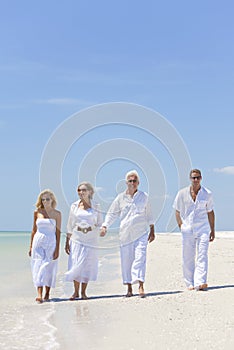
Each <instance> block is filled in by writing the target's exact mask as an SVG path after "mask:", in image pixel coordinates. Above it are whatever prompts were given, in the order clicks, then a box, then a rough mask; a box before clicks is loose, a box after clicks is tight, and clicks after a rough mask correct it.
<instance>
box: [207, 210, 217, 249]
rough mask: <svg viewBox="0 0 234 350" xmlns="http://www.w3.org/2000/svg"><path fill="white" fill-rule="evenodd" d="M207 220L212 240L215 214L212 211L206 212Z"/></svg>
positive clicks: (213, 237) (211, 239)
mask: <svg viewBox="0 0 234 350" xmlns="http://www.w3.org/2000/svg"><path fill="white" fill-rule="evenodd" d="M207 215H208V220H209V224H210V242H212V241H213V240H214V239H215V214H214V211H213V210H212V211H209V212H208V213H207Z"/></svg>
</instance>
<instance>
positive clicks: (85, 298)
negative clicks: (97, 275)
mask: <svg viewBox="0 0 234 350" xmlns="http://www.w3.org/2000/svg"><path fill="white" fill-rule="evenodd" d="M81 299H83V300H87V299H89V298H88V297H87V295H86V294H82V295H81Z"/></svg>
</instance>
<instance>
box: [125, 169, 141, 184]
mask: <svg viewBox="0 0 234 350" xmlns="http://www.w3.org/2000/svg"><path fill="white" fill-rule="evenodd" d="M130 176H135V177H136V178H137V180H138V182H140V177H139V175H138V172H137V171H136V170H130V171H129V172H128V173H127V174H126V175H125V180H126V181H127V180H128V178H129V177H130Z"/></svg>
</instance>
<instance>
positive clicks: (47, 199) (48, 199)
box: [41, 197, 51, 202]
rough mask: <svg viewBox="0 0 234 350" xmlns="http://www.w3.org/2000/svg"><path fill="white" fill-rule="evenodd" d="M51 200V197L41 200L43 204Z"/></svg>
mask: <svg viewBox="0 0 234 350" xmlns="http://www.w3.org/2000/svg"><path fill="white" fill-rule="evenodd" d="M50 200H51V198H49V197H48V198H42V199H41V201H42V202H44V201H46V202H49V201H50Z"/></svg>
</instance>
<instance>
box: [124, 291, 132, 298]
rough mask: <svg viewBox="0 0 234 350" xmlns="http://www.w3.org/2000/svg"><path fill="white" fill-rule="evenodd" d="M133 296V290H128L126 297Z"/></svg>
mask: <svg viewBox="0 0 234 350" xmlns="http://www.w3.org/2000/svg"><path fill="white" fill-rule="evenodd" d="M132 296H133V293H132V291H128V292H127V294H126V295H125V297H126V298H130V297H132Z"/></svg>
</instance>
